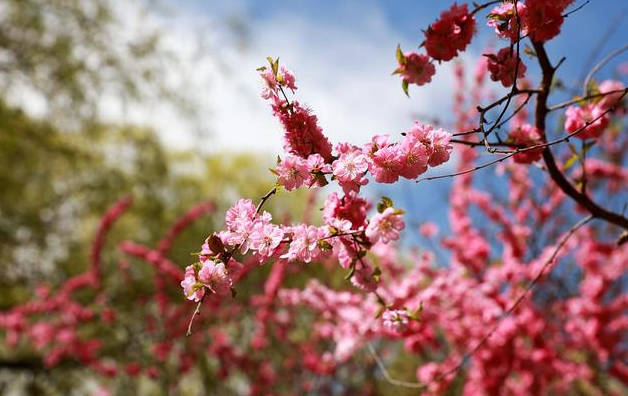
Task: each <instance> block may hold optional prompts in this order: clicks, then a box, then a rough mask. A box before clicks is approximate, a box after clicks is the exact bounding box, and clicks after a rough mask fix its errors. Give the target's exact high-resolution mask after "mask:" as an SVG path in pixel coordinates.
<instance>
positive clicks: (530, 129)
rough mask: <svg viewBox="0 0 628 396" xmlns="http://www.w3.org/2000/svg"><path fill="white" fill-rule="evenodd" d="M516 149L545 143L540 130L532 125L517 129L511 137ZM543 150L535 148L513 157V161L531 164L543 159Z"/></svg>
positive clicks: (524, 125)
mask: <svg viewBox="0 0 628 396" xmlns="http://www.w3.org/2000/svg"><path fill="white" fill-rule="evenodd" d="M509 138H510V140H511V141H512V142H513V143H514V145H515V147H520V148H521V147H531V146H536V145H538V144H541V143H543V141H542V139H541V134H540V133H539V130H538V129H537V128H536V127H535V126H533V125H530V124H523V125H521V126H519V127H517V128H515V129H514V130H513V131H512V132H511V133H510V136H509ZM542 152H543V148H542V147H539V148H535V149H533V150H527V151H523V152H520V153H517V154H515V155H514V156H513V160H514V161H515V162H517V163H520V164H530V163H532V162H534V161H538V160H539V159H541V153H542Z"/></svg>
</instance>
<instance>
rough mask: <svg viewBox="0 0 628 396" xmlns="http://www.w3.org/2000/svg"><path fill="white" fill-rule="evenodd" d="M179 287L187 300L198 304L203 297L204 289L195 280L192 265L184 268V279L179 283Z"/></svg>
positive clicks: (194, 271)
mask: <svg viewBox="0 0 628 396" xmlns="http://www.w3.org/2000/svg"><path fill="white" fill-rule="evenodd" d="M181 287H182V288H183V293H184V294H185V297H186V298H187V299H188V300H192V301H196V302H199V301H201V299H202V298H203V296H204V295H205V288H204V287H203V285H202V284H201V283H199V282H198V280H197V279H196V270H195V269H194V266H193V265H188V266H187V267H186V268H185V278H184V279H183V280H182V281H181Z"/></svg>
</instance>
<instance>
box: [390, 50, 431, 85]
mask: <svg viewBox="0 0 628 396" xmlns="http://www.w3.org/2000/svg"><path fill="white" fill-rule="evenodd" d="M399 58H400V59H398V61H399V67H398V68H397V69H396V70H395V73H396V74H399V75H401V78H403V80H404V81H405V82H406V83H408V84H416V85H418V86H421V85H425V84H427V83H429V82H430V81H432V76H433V75H434V74H435V73H436V68H435V67H434V65H433V64H432V61H431V60H430V58H429V57H428V56H427V55H424V54H419V53H416V52H405V53H403V54H402V55H401V56H400V57H399Z"/></svg>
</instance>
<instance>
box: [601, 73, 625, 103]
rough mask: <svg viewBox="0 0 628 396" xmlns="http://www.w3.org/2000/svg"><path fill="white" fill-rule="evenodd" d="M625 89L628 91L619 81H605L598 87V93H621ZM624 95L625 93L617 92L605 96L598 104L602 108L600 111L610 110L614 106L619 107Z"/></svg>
mask: <svg viewBox="0 0 628 396" xmlns="http://www.w3.org/2000/svg"><path fill="white" fill-rule="evenodd" d="M623 89H626V86H625V85H624V84H623V83H622V82H621V81H617V80H604V81H602V82H601V83H600V85H599V86H598V91H600V93H607V92H613V91H621V90H623ZM622 95H623V92H615V93H612V94H608V95H605V96H603V97H602V98H601V99H600V101H599V102H598V106H600V109H602V110H609V109H610V108H611V107H613V106H615V107H619V106H620V105H621V103H618V101H619V100H620V98H621V97H622ZM624 97H625V96H624Z"/></svg>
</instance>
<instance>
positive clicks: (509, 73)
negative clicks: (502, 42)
mask: <svg viewBox="0 0 628 396" xmlns="http://www.w3.org/2000/svg"><path fill="white" fill-rule="evenodd" d="M486 57H487V58H488V62H487V65H486V66H487V68H488V71H489V73H490V77H491V80H493V81H499V82H501V83H502V85H503V86H504V87H510V86H512V84H514V82H515V70H517V72H516V75H517V78H518V79H519V78H524V77H525V72H526V66H525V65H524V64H523V60H521V58H517V57H516V54H515V53H514V50H513V49H511V48H510V47H506V48H502V49H500V50H499V51H498V52H497V54H488V55H486ZM517 60H518V62H519V65H518V66H519V67H517Z"/></svg>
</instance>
